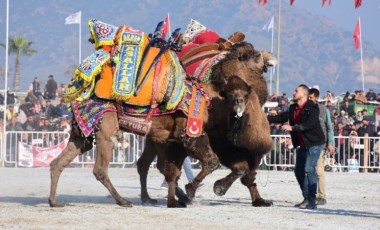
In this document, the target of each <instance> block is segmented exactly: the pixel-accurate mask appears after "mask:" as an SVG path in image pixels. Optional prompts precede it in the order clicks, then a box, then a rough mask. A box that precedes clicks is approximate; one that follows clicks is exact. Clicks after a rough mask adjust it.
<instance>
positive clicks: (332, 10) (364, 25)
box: [269, 0, 380, 52]
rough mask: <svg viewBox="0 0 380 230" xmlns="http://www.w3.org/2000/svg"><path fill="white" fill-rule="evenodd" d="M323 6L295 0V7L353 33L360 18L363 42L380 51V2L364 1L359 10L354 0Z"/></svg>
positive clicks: (311, 0)
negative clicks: (328, 20) (327, 19)
mask: <svg viewBox="0 0 380 230" xmlns="http://www.w3.org/2000/svg"><path fill="white" fill-rule="evenodd" d="M269 1H271V0H269ZM272 1H273V0H272ZM284 3H285V4H289V1H287V0H285V2H284ZM321 6H322V0H295V3H294V5H293V7H299V8H302V9H305V10H307V11H309V12H310V13H312V14H315V15H320V16H323V17H326V18H330V19H331V20H332V21H333V22H334V23H335V24H336V25H337V26H338V27H340V28H343V29H344V30H348V31H352V33H353V31H354V28H355V25H356V21H357V20H358V18H359V17H360V22H361V29H362V39H363V41H364V42H366V41H369V42H370V43H372V45H373V46H374V47H375V48H376V49H377V50H380V24H379V23H380V0H363V4H362V6H361V7H359V8H358V9H355V7H354V0H332V2H331V5H330V6H329V5H328V4H326V5H325V6H324V7H321ZM363 52H364V51H363Z"/></svg>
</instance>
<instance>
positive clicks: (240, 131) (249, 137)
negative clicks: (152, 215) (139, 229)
mask: <svg viewBox="0 0 380 230" xmlns="http://www.w3.org/2000/svg"><path fill="white" fill-rule="evenodd" d="M274 63H275V61H274V58H272V55H271V54H270V53H269V52H266V51H261V52H260V51H256V50H254V48H253V46H252V45H251V44H250V43H246V42H242V43H238V44H236V45H234V46H233V47H232V51H231V52H230V53H229V54H228V55H227V56H226V58H225V59H223V60H221V61H220V62H219V63H218V64H217V65H215V66H214V68H213V70H212V77H211V81H212V82H213V83H214V84H213V85H212V86H213V87H214V89H215V88H216V90H215V92H220V94H222V96H221V95H218V94H213V93H212V92H213V91H212V90H210V91H209V93H210V98H211V104H212V109H211V110H209V121H208V123H207V126H206V131H207V134H208V136H209V138H210V143H211V147H212V148H213V150H214V151H215V153H216V154H217V155H218V157H219V160H220V161H221V163H222V164H223V165H225V166H227V167H228V168H230V169H231V170H232V172H231V173H230V174H229V175H228V176H227V177H225V178H223V179H220V180H218V181H217V182H215V184H214V192H215V193H216V194H217V195H224V194H225V193H226V192H227V190H228V188H229V187H230V186H231V185H232V183H233V182H234V181H235V180H236V179H238V178H241V182H242V183H243V184H244V185H245V186H247V188H248V189H249V192H250V195H251V198H252V205H253V206H271V205H272V202H271V201H267V200H264V199H263V198H261V197H260V194H259V192H258V190H257V185H256V184H255V183H254V180H255V176H256V173H257V172H256V170H257V169H258V167H259V164H260V161H261V158H262V157H263V156H264V154H266V153H267V152H269V151H270V149H271V146H272V139H271V137H270V132H269V124H268V121H267V119H266V116H265V114H264V112H263V111H262V109H261V106H262V105H263V103H264V102H265V100H266V95H267V86H266V84H265V80H264V78H263V76H262V74H263V73H264V72H266V70H267V67H268V66H271V65H273V64H274ZM237 75H239V76H237ZM218 88H219V89H218ZM221 89H223V90H221ZM263 95H264V96H263ZM264 98H265V100H264ZM229 111H230V112H232V111H233V112H232V113H230V112H229ZM165 147H168V146H163V145H159V146H158V145H157V144H156V143H154V142H152V141H150V140H147V142H146V147H145V149H144V151H143V153H142V155H141V157H140V158H139V160H138V163H137V166H138V172H139V174H140V183H141V200H142V203H143V205H149V204H155V203H156V202H157V201H156V200H155V199H152V198H150V196H149V194H148V191H147V187H146V183H147V174H148V170H149V165H150V163H151V162H152V161H153V159H154V158H155V156H158V162H157V168H158V169H159V170H160V172H161V173H163V174H164V175H165V176H166V175H167V172H166V170H167V169H166V168H163V165H164V163H163V162H166V161H171V160H172V159H173V158H180V159H179V160H178V161H177V162H178V164H177V165H176V166H177V169H176V170H180V169H181V166H182V161H183V159H184V158H185V157H186V154H187V153H186V152H185V151H183V149H182V151H180V149H178V151H175V152H174V151H167V149H165ZM178 148H179V147H178ZM179 153H182V156H179ZM203 179H204V177H198V175H197V176H196V177H195V179H194V181H193V182H191V183H189V184H187V185H186V186H185V188H186V193H187V195H188V197H189V198H190V199H193V198H194V197H195V192H196V189H197V187H198V185H199V184H200V182H201V181H202V180H203Z"/></svg>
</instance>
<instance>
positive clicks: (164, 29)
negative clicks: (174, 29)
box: [161, 14, 170, 39]
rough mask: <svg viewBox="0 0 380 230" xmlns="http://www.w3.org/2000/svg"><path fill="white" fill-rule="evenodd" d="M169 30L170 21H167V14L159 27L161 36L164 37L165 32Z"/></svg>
mask: <svg viewBox="0 0 380 230" xmlns="http://www.w3.org/2000/svg"><path fill="white" fill-rule="evenodd" d="M168 32H170V21H169V14H168V15H166V17H165V20H164V24H163V25H162V27H161V36H162V38H164V39H165V38H166V34H167V33H168Z"/></svg>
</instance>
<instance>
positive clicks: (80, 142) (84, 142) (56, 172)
mask: <svg viewBox="0 0 380 230" xmlns="http://www.w3.org/2000/svg"><path fill="white" fill-rule="evenodd" d="M91 148H92V139H91V138H90V137H89V138H87V139H86V138H85V137H84V136H82V135H81V133H80V131H79V130H77V129H76V128H74V127H73V129H72V130H71V134H70V140H69V143H68V144H67V146H66V148H65V149H64V150H63V151H62V153H61V154H60V155H59V156H58V157H57V158H55V159H54V160H53V161H52V162H51V163H50V178H51V182H50V197H49V204H50V207H64V206H65V204H64V203H63V202H60V201H58V200H57V186H58V180H59V177H60V175H61V173H62V171H63V170H64V168H65V167H66V166H67V165H68V164H70V162H72V161H73V160H74V158H75V157H76V156H78V155H79V154H82V153H84V152H86V151H88V150H90V149H91Z"/></svg>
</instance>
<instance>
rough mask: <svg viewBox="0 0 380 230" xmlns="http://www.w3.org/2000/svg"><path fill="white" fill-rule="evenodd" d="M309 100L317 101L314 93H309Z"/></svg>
mask: <svg viewBox="0 0 380 230" xmlns="http://www.w3.org/2000/svg"><path fill="white" fill-rule="evenodd" d="M309 100H311V101H312V102H314V103H315V104H317V103H318V97H316V96H315V95H314V94H309Z"/></svg>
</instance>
